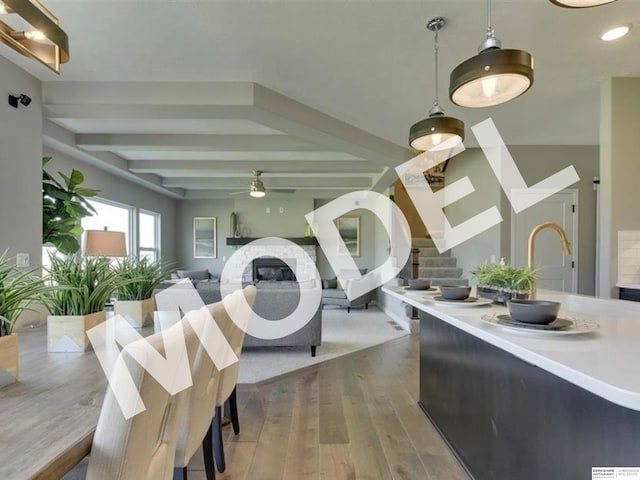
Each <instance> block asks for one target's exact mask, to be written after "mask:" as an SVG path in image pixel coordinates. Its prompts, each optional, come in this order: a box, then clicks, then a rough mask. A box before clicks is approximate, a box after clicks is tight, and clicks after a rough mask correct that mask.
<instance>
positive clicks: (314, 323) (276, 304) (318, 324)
mask: <svg viewBox="0 0 640 480" xmlns="http://www.w3.org/2000/svg"><path fill="white" fill-rule="evenodd" d="M194 284H195V287H196V290H197V292H198V294H199V295H200V298H202V301H203V302H204V303H205V304H210V303H215V302H219V301H220V298H221V296H220V283H219V282H217V281H211V280H200V281H197V282H194ZM169 286H171V283H169V282H166V283H163V284H161V285H160V286H159V287H158V289H162V288H167V287H169ZM256 288H257V290H258V292H257V295H256V301H255V304H254V306H253V308H254V311H255V312H256V313H257V314H258V315H260V316H261V317H263V318H265V319H266V320H280V319H282V318H284V317H286V316H288V315H289V314H291V312H293V311H294V310H295V308H296V307H297V305H298V302H299V299H300V290H299V287H298V284H297V283H296V282H292V281H265V280H261V281H259V282H257V283H256ZM321 342H322V303H321V304H320V305H318V308H317V310H316V312H315V314H314V315H313V317H312V318H311V320H309V322H308V323H307V324H306V325H305V326H304V327H303V328H301V329H300V330H298V331H297V332H294V333H292V334H291V335H287V336H286V337H282V338H276V339H270V340H265V339H262V338H256V337H253V336H251V335H249V334H247V335H245V339H244V344H243V347H249V348H250V347H298V346H304V347H311V355H312V356H314V357H315V355H316V348H317V347H318V346H319V345H320V344H321Z"/></svg>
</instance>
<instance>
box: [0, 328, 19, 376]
mask: <svg viewBox="0 0 640 480" xmlns="http://www.w3.org/2000/svg"><path fill="white" fill-rule="evenodd" d="M17 381H18V336H17V335H16V334H15V333H14V334H11V335H5V336H2V337H0V388H2V387H4V386H6V385H10V384H12V383H14V382H17Z"/></svg>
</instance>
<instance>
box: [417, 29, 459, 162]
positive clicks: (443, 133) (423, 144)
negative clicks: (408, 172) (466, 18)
mask: <svg viewBox="0 0 640 480" xmlns="http://www.w3.org/2000/svg"><path fill="white" fill-rule="evenodd" d="M445 23H446V22H445V19H444V18H442V17H436V18H433V19H431V20H429V21H428V22H427V29H429V30H430V31H432V32H435V37H436V38H435V47H434V52H435V80H436V96H435V99H434V101H433V106H432V107H431V110H429V117H427V118H425V119H424V120H420V121H419V122H418V123H415V124H414V125H413V126H412V127H411V129H410V130H409V144H410V145H411V147H412V148H414V149H415V150H419V151H427V150H443V149H445V148H446V149H449V148H452V147H454V146H456V145H458V144H459V143H460V142H462V140H464V122H462V120H458V119H457V118H455V117H447V116H445V114H444V110H442V107H440V103H439V102H438V31H439V30H440V29H441V28H442V27H443V26H444V24H445Z"/></svg>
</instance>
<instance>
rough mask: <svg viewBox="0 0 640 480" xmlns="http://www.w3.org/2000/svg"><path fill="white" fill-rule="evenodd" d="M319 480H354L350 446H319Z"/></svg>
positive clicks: (354, 473)
mask: <svg viewBox="0 0 640 480" xmlns="http://www.w3.org/2000/svg"><path fill="white" fill-rule="evenodd" d="M319 450H320V480H338V479H339V480H355V479H356V472H355V469H354V466H353V460H352V459H351V447H350V445H345V444H337V445H320V449H319Z"/></svg>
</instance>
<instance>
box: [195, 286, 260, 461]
mask: <svg viewBox="0 0 640 480" xmlns="http://www.w3.org/2000/svg"><path fill="white" fill-rule="evenodd" d="M247 288H249V287H247ZM245 290H246V288H245ZM256 292H257V290H256V289H255V287H253V289H252V295H253V296H252V297H251V302H249V299H248V298H247V302H246V303H242V302H238V303H232V302H231V301H230V300H231V298H230V297H231V296H227V297H225V298H224V299H223V302H224V303H225V310H226V312H227V313H228V316H222V317H219V318H216V321H217V322H218V326H219V327H220V330H221V331H222V332H223V333H224V335H225V337H226V339H227V342H228V343H229V345H230V346H231V348H232V349H233V351H234V353H235V354H236V356H237V357H238V359H240V355H241V353H242V343H243V341H244V335H245V327H246V324H247V323H248V321H249V318H250V317H251V315H252V314H253V310H252V307H253V302H254V301H255V294H256ZM247 304H248V306H249V308H248V309H247ZM231 317H233V319H234V320H235V322H234V321H233V320H231ZM239 325H242V326H243V327H242V328H241V327H240V326H239ZM239 367H240V362H237V363H234V364H233V365H230V366H228V367H227V368H225V369H223V370H222V371H221V372H220V382H219V386H218V393H217V396H216V402H215V413H214V415H213V421H212V422H211V428H210V429H209V432H208V433H207V437H208V438H207V439H206V441H207V443H211V444H212V446H213V449H211V448H205V449H204V452H203V453H204V455H205V462H211V460H207V456H210V455H212V453H213V454H214V455H215V465H216V467H217V469H218V472H220V473H222V472H224V471H225V468H226V462H225V458H224V444H223V442H222V412H223V410H222V409H223V407H224V406H225V404H227V405H228V407H229V417H230V420H231V424H232V426H233V432H234V433H235V434H236V435H237V434H238V433H240V422H239V418H238V404H237V400H236V383H237V381H238V370H239Z"/></svg>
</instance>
